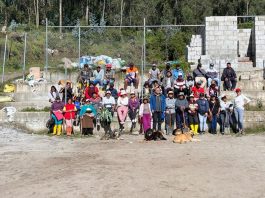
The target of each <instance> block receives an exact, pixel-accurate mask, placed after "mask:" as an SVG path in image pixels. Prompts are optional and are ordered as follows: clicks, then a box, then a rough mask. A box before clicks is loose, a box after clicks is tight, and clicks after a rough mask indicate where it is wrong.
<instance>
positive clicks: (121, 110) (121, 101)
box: [117, 90, 129, 130]
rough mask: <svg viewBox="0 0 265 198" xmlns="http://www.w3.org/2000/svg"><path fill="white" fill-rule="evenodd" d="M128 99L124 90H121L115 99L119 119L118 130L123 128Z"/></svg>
mask: <svg viewBox="0 0 265 198" xmlns="http://www.w3.org/2000/svg"><path fill="white" fill-rule="evenodd" d="M128 105H129V99H128V97H127V93H126V91H125V90H122V91H121V93H120V96H119V98H118V101H117V113H118V118H119V121H120V130H123V129H124V123H125V120H126V117H127V114H128Z"/></svg>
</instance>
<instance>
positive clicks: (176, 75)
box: [172, 64, 184, 81]
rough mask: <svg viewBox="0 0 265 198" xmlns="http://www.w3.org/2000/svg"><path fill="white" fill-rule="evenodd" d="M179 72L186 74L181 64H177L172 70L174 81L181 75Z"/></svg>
mask: <svg viewBox="0 0 265 198" xmlns="http://www.w3.org/2000/svg"><path fill="white" fill-rule="evenodd" d="M179 73H182V74H184V72H183V70H182V69H181V68H180V64H176V68H175V69H173V71H172V76H173V79H174V81H175V80H177V78H178V77H179ZM183 77H184V76H183Z"/></svg>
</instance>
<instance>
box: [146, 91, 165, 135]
mask: <svg viewBox="0 0 265 198" xmlns="http://www.w3.org/2000/svg"><path fill="white" fill-rule="evenodd" d="M150 106H151V111H152V115H153V130H159V131H161V124H162V122H163V120H164V117H165V111H166V98H165V96H164V95H163V94H162V92H161V89H160V88H158V87H157V88H156V89H155V90H154V93H153V94H152V95H151V97H150Z"/></svg>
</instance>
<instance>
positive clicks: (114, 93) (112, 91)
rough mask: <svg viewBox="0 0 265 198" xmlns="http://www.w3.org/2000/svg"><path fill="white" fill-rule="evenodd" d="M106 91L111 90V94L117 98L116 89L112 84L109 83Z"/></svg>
mask: <svg viewBox="0 0 265 198" xmlns="http://www.w3.org/2000/svg"><path fill="white" fill-rule="evenodd" d="M107 91H110V92H111V95H112V96H113V97H114V98H115V100H117V99H118V90H117V89H115V88H114V84H113V83H110V85H109V88H108V90H107Z"/></svg>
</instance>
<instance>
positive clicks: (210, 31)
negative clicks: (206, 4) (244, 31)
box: [205, 16, 238, 68]
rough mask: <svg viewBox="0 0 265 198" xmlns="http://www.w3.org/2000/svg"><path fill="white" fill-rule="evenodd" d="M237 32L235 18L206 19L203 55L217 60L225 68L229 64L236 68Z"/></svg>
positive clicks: (216, 17) (218, 17) (217, 17)
mask: <svg viewBox="0 0 265 198" xmlns="http://www.w3.org/2000/svg"><path fill="white" fill-rule="evenodd" d="M237 41H238V31H237V17H236V16H215V17H206V28H205V54H206V55H207V56H208V57H209V58H210V59H215V60H219V62H223V63H224V65H222V67H225V66H226V62H231V63H232V64H233V67H235V68H236V67H237V65H238V61H237V57H238V42H237Z"/></svg>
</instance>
